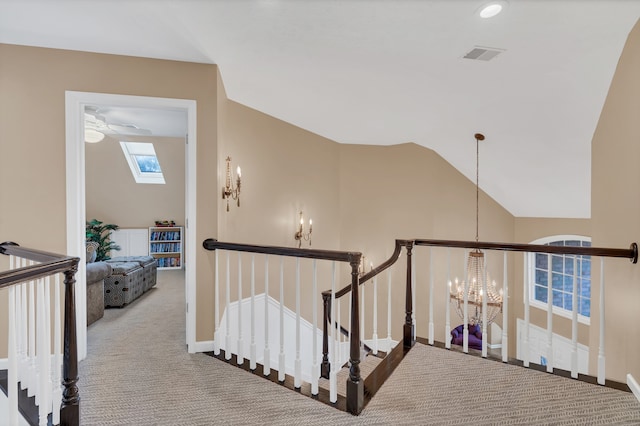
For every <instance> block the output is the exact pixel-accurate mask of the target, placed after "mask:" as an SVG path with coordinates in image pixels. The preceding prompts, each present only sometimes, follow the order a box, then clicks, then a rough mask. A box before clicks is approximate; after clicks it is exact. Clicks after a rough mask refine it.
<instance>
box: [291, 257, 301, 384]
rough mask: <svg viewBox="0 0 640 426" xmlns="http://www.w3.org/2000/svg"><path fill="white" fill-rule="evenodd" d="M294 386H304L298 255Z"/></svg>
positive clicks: (297, 263) (297, 260) (297, 264)
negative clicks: (301, 354) (301, 356)
mask: <svg viewBox="0 0 640 426" xmlns="http://www.w3.org/2000/svg"><path fill="white" fill-rule="evenodd" d="M294 365H295V370H294V375H293V386H294V387H295V388H296V389H299V388H300V386H302V361H301V360H300V258H299V257H296V360H295V363H294Z"/></svg>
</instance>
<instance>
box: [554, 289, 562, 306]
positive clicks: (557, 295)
mask: <svg viewBox="0 0 640 426" xmlns="http://www.w3.org/2000/svg"><path fill="white" fill-rule="evenodd" d="M553 306H558V307H560V308H562V292H561V291H556V290H554V291H553Z"/></svg>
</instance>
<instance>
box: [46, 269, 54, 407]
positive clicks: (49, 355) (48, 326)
mask: <svg viewBox="0 0 640 426" xmlns="http://www.w3.org/2000/svg"><path fill="white" fill-rule="evenodd" d="M44 300H45V304H44V310H45V316H44V318H45V328H44V332H45V342H46V347H45V354H46V357H47V360H46V366H47V374H46V387H45V389H46V401H47V414H48V413H51V410H52V405H51V404H52V392H53V381H52V377H51V363H52V362H53V356H52V355H53V353H52V352H51V276H47V277H45V278H44Z"/></svg>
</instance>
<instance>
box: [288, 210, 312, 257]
mask: <svg viewBox="0 0 640 426" xmlns="http://www.w3.org/2000/svg"><path fill="white" fill-rule="evenodd" d="M312 232H313V220H311V219H309V232H307V233H306V234H305V232H304V218H303V217H302V212H300V224H299V225H298V230H297V231H296V233H295V235H294V236H293V238H295V239H296V241H297V242H298V248H300V247H302V240H305V241H309V245H311V233H312Z"/></svg>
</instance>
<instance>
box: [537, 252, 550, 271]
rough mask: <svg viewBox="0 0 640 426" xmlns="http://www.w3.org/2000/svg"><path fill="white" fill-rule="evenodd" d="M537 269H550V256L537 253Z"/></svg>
mask: <svg viewBox="0 0 640 426" xmlns="http://www.w3.org/2000/svg"><path fill="white" fill-rule="evenodd" d="M536 268H539V269H549V256H548V255H546V254H543V253H536Z"/></svg>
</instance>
